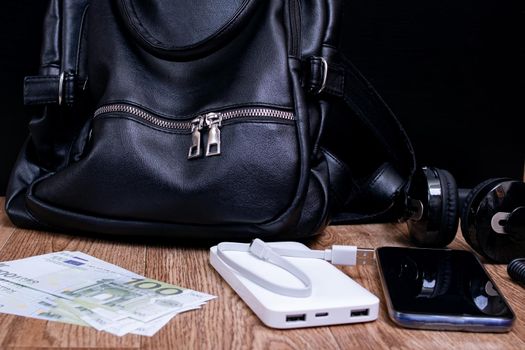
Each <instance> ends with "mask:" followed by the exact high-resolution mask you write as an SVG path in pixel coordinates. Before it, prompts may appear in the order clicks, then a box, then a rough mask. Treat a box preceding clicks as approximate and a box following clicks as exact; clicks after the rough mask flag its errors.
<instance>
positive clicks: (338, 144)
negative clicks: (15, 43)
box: [6, 0, 415, 239]
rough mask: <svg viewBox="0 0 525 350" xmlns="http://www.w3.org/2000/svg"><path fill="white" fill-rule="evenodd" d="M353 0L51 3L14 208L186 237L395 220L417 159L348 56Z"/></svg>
mask: <svg viewBox="0 0 525 350" xmlns="http://www.w3.org/2000/svg"><path fill="white" fill-rule="evenodd" d="M342 6H343V1H340V0H327V1H313V0H287V1H282V0H266V1H263V0H236V1H223V0H197V1H196V0H193V1H186V0H184V1H176V2H174V1H161V0H148V1H133V0H119V1H102V0H91V1H87V0H84V1H78V0H76V1H73V0H69V1H68V0H61V1H60V0H53V1H51V2H50V8H49V11H48V15H47V18H46V23H45V28H44V32H45V35H44V36H45V38H44V41H43V49H42V68H41V71H40V75H39V76H37V77H28V78H26V90H25V99H26V105H28V112H29V113H30V115H31V123H30V128H31V136H30V138H29V139H28V141H27V142H26V145H25V146H24V148H23V149H22V150H21V152H20V156H19V159H18V161H17V164H16V165H15V168H14V170H13V173H12V176H11V180H10V183H9V187H8V193H7V200H6V210H7V213H8V215H9V216H10V218H11V219H12V220H13V222H14V223H15V224H17V225H20V226H23V227H29V228H36V229H47V230H61V231H73V230H74V231H75V232H78V231H81V232H97V233H105V234H119V235H161V236H167V237H173V238H180V239H197V238H199V239H200V238H213V239H251V238H254V237H265V238H267V239H282V238H286V237H290V238H301V237H306V236H310V235H313V234H316V233H319V232H321V231H322V230H323V228H324V227H325V226H326V225H327V224H329V223H330V220H331V219H332V218H333V217H335V216H336V215H339V217H340V220H338V223H353V222H363V221H367V220H368V221H380V220H387V219H391V218H393V217H395V216H396V212H395V211H393V209H392V208H395V207H396V205H395V204H396V203H397V202H403V198H404V191H405V188H407V187H408V184H409V182H410V178H411V176H412V174H413V172H414V169H415V161H414V153H413V150H412V148H411V146H410V141H409V140H408V138H407V137H406V134H405V133H404V131H403V129H402V127H401V125H400V124H399V122H398V121H397V120H396V118H395V117H394V116H393V114H392V112H391V111H390V109H389V108H388V107H387V106H386V104H385V103H384V101H382V100H381V98H380V97H379V95H378V94H377V93H376V92H375V90H373V88H372V87H371V86H370V84H369V83H368V82H367V81H366V79H364V77H362V76H361V75H360V74H359V72H358V71H357V69H356V68H355V67H353V66H352V65H351V63H350V62H349V61H348V60H347V59H346V58H344V57H342V55H341V54H340V53H339V51H338V49H337V48H338V45H339V36H338V28H339V16H340V13H341V8H342ZM53 92H56V95H55V94H54V93H53ZM385 169H387V170H388V171H386V170H385ZM382 174H386V175H388V176H380V175H382ZM364 194H366V196H364ZM360 196H361V197H360ZM360 203H361V204H363V205H362V206H361V207H360ZM341 214H343V215H341Z"/></svg>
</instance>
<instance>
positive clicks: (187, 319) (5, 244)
mask: <svg viewBox="0 0 525 350" xmlns="http://www.w3.org/2000/svg"><path fill="white" fill-rule="evenodd" d="M3 203H4V199H3V198H0V205H1V208H2V209H1V210H0V261H5V260H12V259H19V258H23V257H28V256H33V255H38V254H43V253H49V252H56V251H61V250H80V251H83V252H85V253H87V254H90V255H93V256H96V257H98V258H100V259H103V260H106V261H108V262H111V263H113V264H117V265H120V266H122V267H124V268H126V269H128V270H131V271H134V272H137V273H139V274H142V275H145V276H147V277H150V278H154V279H157V280H162V281H166V282H170V283H173V284H178V285H180V286H183V287H187V288H191V289H195V290H199V291H203V292H207V293H211V294H214V295H217V296H218V298H217V299H215V300H213V301H210V302H209V303H208V304H206V305H205V306H204V307H203V309H201V310H197V311H190V312H187V313H183V314H181V315H178V316H177V317H175V318H174V319H173V320H171V321H170V322H169V323H168V324H167V325H166V326H165V327H164V328H163V329H161V331H159V332H158V333H157V334H155V335H154V336H153V337H141V336H136V335H126V336H123V337H117V336H113V335H111V334H108V333H105V332H98V331H96V330H94V329H91V328H88V327H81V326H72V325H67V324H62V323H57V322H46V321H41V320H36V319H30V318H24V317H18V316H13V315H5V314H1V315H0V324H1V327H0V349H21V348H26V349H34V348H46V349H51V348H68V349H81V348H82V349H87V348H89V349H110V348H111V349H154V350H158V349H353V348H356V349H379V348H385V349H525V306H524V304H523V300H524V296H525V293H524V292H525V289H524V288H523V287H521V286H519V285H517V284H515V283H514V282H513V281H512V280H510V278H509V277H508V275H507V273H506V266H505V265H487V269H488V271H489V273H490V274H491V276H492V277H493V278H494V280H495V281H496V284H497V285H498V286H499V287H500V289H501V291H502V293H503V294H504V295H505V296H506V297H507V299H508V301H509V303H510V304H511V307H512V308H513V309H514V311H515V313H516V315H517V320H516V323H515V326H514V329H513V330H512V331H511V332H509V333H505V334H486V333H466V332H439V331H422V330H409V329H404V328H400V327H398V326H396V325H395V324H393V323H392V322H391V321H390V319H389V318H388V315H387V312H386V308H385V300H384V297H383V292H382V290H381V285H380V282H379V275H378V271H377V268H376V266H374V265H370V266H359V267H346V268H343V270H344V272H346V273H347V274H348V275H350V276H351V277H352V278H354V279H355V280H356V281H357V282H359V283H360V284H361V285H363V286H364V287H366V288H368V289H369V290H370V291H371V292H372V293H374V294H375V295H377V296H378V297H379V298H380V299H381V304H380V312H379V318H378V319H377V320H376V321H374V322H369V323H363V324H353V325H338V326H330V327H315V328H306V329H297V330H275V329H271V328H268V327H266V326H264V325H263V324H262V323H261V321H259V319H258V318H257V317H256V316H255V315H254V314H253V313H252V311H251V310H250V309H249V308H248V307H247V306H246V305H245V304H244V302H243V301H242V300H241V299H240V298H239V297H238V296H237V295H236V294H235V292H233V290H232V289H231V288H230V287H229V286H228V285H227V284H226V283H225V282H224V281H223V280H222V278H221V277H220V276H219V275H218V274H217V273H216V272H215V270H214V269H213V268H212V267H211V266H210V265H209V263H208V249H207V247H189V246H183V247H180V246H177V245H175V244H174V245H170V244H168V243H166V242H163V243H159V242H155V241H144V240H143V241H141V242H138V243H137V242H133V241H131V240H127V241H118V240H110V239H105V238H94V237H86V236H75V235H65V234H57V233H49V232H36V231H29V230H22V229H19V228H16V227H15V226H13V224H11V222H10V221H9V219H8V218H7V217H6V216H5V213H4V211H3V207H4V205H3ZM460 236H461V235H458V238H457V239H456V240H455V241H454V242H453V244H452V245H451V247H452V248H458V249H469V248H468V246H467V245H466V244H465V242H464V241H463V239H462V238H459V237H460ZM332 244H355V245H358V246H361V247H379V246H383V245H396V246H404V245H408V244H409V242H408V239H407V235H406V232H405V227H404V226H403V225H399V224H397V225H395V224H381V225H358V226H339V227H335V226H334V227H328V228H327V229H326V230H325V232H324V233H323V234H322V235H320V236H318V237H317V238H316V239H314V240H313V241H311V242H310V243H309V245H310V246H311V247H312V248H317V249H319V248H325V247H329V246H330V245H332Z"/></svg>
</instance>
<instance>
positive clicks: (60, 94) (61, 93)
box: [58, 72, 66, 106]
mask: <svg viewBox="0 0 525 350" xmlns="http://www.w3.org/2000/svg"><path fill="white" fill-rule="evenodd" d="M65 77H66V72H62V73H60V76H59V77H58V105H59V106H61V105H62V101H63V99H64V81H65Z"/></svg>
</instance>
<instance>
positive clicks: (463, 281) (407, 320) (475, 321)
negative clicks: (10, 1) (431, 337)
mask: <svg viewBox="0 0 525 350" xmlns="http://www.w3.org/2000/svg"><path fill="white" fill-rule="evenodd" d="M376 252H377V254H376V256H377V264H378V267H379V272H380V276H381V283H382V286H383V291H384V294H385V298H386V302H387V307H388V313H389V315H390V318H391V319H392V320H393V321H394V322H395V323H397V324H398V325H400V326H403V327H409V328H422V329H437V330H461V331H471V332H508V331H509V330H510V329H511V328H512V325H513V323H514V319H515V316H514V312H513V311H512V310H511V308H510V306H509V305H508V303H507V302H506V300H505V298H504V297H503V295H502V294H501V293H500V291H499V290H498V288H497V287H496V285H495V284H494V281H492V279H491V278H490V277H489V275H488V274H487V272H486V270H485V268H484V267H483V265H482V264H481V262H480V261H479V260H478V258H477V257H476V256H475V255H474V254H473V253H471V252H469V251H466V250H451V249H425V248H404V247H381V248H378V249H377V251H376Z"/></svg>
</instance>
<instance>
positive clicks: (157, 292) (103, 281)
mask: <svg viewBox="0 0 525 350" xmlns="http://www.w3.org/2000/svg"><path fill="white" fill-rule="evenodd" d="M213 298H215V296H213V295H210V294H206V293H201V292H197V291H194V290H191V289H186V288H181V287H178V286H175V285H172V284H168V283H164V282H160V281H156V280H152V279H148V278H145V277H143V276H140V275H137V274H136V273H133V272H131V271H128V270H125V269H123V268H121V267H119V266H116V265H112V264H110V263H107V262H105V261H102V260H99V259H97V258H95V257H92V256H89V255H87V254H84V253H82V252H71V251H62V252H57V253H50V254H44V255H39V256H33V257H29V258H25V259H20V260H13V261H5V262H0V312H2V313H6V314H14V315H19V316H26V317H32V318H38V319H43V320H48V321H58V322H64V323H70V324H75V325H82V326H91V327H94V328H96V329H97V330H100V331H105V332H109V333H112V334H115V335H118V336H122V335H124V334H128V333H131V334H138V335H145V336H152V335H153V334H155V333H156V332H157V331H158V330H160V329H161V328H162V327H163V326H164V325H165V324H166V323H167V322H168V321H169V320H171V319H172V318H173V317H175V316H176V315H177V314H179V313H181V312H184V311H188V310H193V309H198V308H200V307H201V306H202V305H203V304H205V303H206V302H207V301H208V300H211V299H213Z"/></svg>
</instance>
